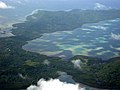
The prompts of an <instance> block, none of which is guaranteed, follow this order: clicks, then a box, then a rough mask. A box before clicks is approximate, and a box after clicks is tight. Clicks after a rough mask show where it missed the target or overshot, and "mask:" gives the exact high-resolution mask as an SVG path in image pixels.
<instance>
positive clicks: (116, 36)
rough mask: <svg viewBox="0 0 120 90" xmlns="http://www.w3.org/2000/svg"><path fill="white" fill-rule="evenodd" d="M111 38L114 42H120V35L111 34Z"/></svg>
mask: <svg viewBox="0 0 120 90" xmlns="http://www.w3.org/2000/svg"><path fill="white" fill-rule="evenodd" d="M111 38H112V39H114V40H120V34H114V33H111Z"/></svg>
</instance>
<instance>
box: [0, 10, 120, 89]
mask: <svg viewBox="0 0 120 90" xmlns="http://www.w3.org/2000/svg"><path fill="white" fill-rule="evenodd" d="M115 18H120V10H108V11H92V10H85V11H82V10H72V11H69V12H64V11H56V12H50V11H38V13H37V14H33V15H30V16H28V17H27V21H25V22H24V23H18V24H14V25H13V26H14V27H16V29H13V30H12V31H13V33H14V34H15V35H16V36H14V37H8V38H0V90H18V89H24V88H26V87H28V86H29V85H30V84H32V83H36V82H37V81H38V80H39V79H40V78H45V79H49V78H56V77H58V74H57V73H56V72H57V71H63V72H66V73H68V74H69V75H72V76H73V79H74V80H75V81H77V82H82V83H84V84H87V85H90V86H94V87H99V88H114V89H118V88H120V61H119V60H120V58H117V60H116V58H115V59H114V58H113V60H110V61H109V62H102V60H101V59H98V58H91V57H87V56H75V57H73V58H72V59H71V60H73V59H80V60H82V62H83V63H84V64H85V67H83V68H82V69H83V70H79V69H76V68H74V66H73V64H72V63H71V61H70V60H69V61H64V60H61V59H60V58H57V57H47V56H45V55H40V54H36V53H31V52H28V51H25V50H23V49H22V46H23V45H25V44H26V42H27V41H29V40H32V39H35V38H37V37H40V36H41V35H42V34H43V33H51V32H55V31H64V30H73V29H75V28H79V27H80V26H81V25H83V24H85V23H94V22H98V21H102V20H109V19H115ZM46 59H47V60H49V61H50V65H48V66H47V65H44V64H43V62H44V60H46ZM19 73H20V74H22V75H23V76H26V78H25V79H23V78H21V77H20V76H19ZM110 85H111V86H110Z"/></svg>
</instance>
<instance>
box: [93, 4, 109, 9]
mask: <svg viewBox="0 0 120 90" xmlns="http://www.w3.org/2000/svg"><path fill="white" fill-rule="evenodd" d="M94 9H95V10H108V9H111V7H107V6H105V5H103V4H100V3H95V7H94Z"/></svg>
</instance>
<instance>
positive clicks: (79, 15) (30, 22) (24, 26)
mask: <svg viewBox="0 0 120 90" xmlns="http://www.w3.org/2000/svg"><path fill="white" fill-rule="evenodd" d="M115 18H120V10H79V9H76V10H71V11H43V10H42V11H41V10H39V11H37V12H36V13H34V14H33V15H30V16H28V17H27V19H26V21H25V22H24V23H19V24H14V25H13V26H14V27H17V30H14V32H13V33H15V34H16V35H25V34H26V33H27V36H29V34H32V35H33V34H38V33H48V32H49V33H50V32H55V31H66V30H73V29H76V28H79V27H81V25H83V24H86V23H95V22H99V21H103V20H110V19H115ZM35 36H36V35H35Z"/></svg>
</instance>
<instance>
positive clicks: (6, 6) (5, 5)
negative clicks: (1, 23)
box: [0, 1, 15, 9]
mask: <svg viewBox="0 0 120 90" xmlns="http://www.w3.org/2000/svg"><path fill="white" fill-rule="evenodd" d="M14 8H15V7H13V6H9V5H7V4H6V3H4V2H2V1H0V9H14Z"/></svg>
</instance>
